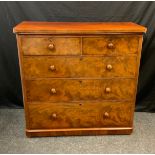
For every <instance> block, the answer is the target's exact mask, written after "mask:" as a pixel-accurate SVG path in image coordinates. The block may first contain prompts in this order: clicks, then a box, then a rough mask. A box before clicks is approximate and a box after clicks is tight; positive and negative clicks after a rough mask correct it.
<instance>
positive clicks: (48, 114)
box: [28, 101, 133, 129]
mask: <svg viewBox="0 0 155 155" xmlns="http://www.w3.org/2000/svg"><path fill="white" fill-rule="evenodd" d="M28 107H29V116H28V117H29V122H30V129H61V128H62V129H65V128H97V127H130V126H131V122H132V114H133V104H132V103H130V102H96V103H95V102H94V103H93V102H92V101H91V102H87V103H86V102H85V103H44V104H41V103H30V104H28Z"/></svg>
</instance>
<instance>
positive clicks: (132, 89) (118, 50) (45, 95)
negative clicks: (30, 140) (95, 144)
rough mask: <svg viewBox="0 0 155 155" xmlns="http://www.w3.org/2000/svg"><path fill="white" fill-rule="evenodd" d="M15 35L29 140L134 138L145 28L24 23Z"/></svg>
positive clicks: (130, 24)
mask: <svg viewBox="0 0 155 155" xmlns="http://www.w3.org/2000/svg"><path fill="white" fill-rule="evenodd" d="M14 32H15V33H17V43H18V53H19V62H20V72H21V78H22V79H21V80H22V89H23V97H24V98H23V99H24V107H25V118H26V135H27V136H28V137H33V136H66V135H103V134H131V132H132V130H133V116H134V107H135V100H136V91H137V83H138V72H139V64H140V63H139V62H140V55H141V47H142V33H143V32H146V28H145V27H143V26H140V25H137V24H134V23H102V22H95V23H94V22H92V23H89V22H87V23H81V22H76V23H72V22H66V23H64V22H23V23H21V24H19V25H18V26H16V27H15V28H14Z"/></svg>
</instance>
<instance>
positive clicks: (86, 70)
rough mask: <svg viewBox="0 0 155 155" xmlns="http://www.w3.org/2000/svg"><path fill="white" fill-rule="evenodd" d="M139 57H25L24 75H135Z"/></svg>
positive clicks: (36, 76) (38, 76) (41, 76)
mask: <svg viewBox="0 0 155 155" xmlns="http://www.w3.org/2000/svg"><path fill="white" fill-rule="evenodd" d="M136 66H137V57H89V56H88V57H25V58H24V76H25V77H26V78H44V77H66V78H67V77H77V78H78V77H86V78H88V77H94V78H95V77H98V78H100V77H133V76H136V73H137V72H136V71H137V68H136Z"/></svg>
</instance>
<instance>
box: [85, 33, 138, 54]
mask: <svg viewBox="0 0 155 155" xmlns="http://www.w3.org/2000/svg"><path fill="white" fill-rule="evenodd" d="M138 42H139V36H138V35H104V36H102V37H100V36H98V37H85V38H83V39H82V43H83V54H95V55H96V54H99V55H104V56H109V55H124V54H136V53H137V52H138V50H137V49H138ZM108 44H113V47H112V48H108Z"/></svg>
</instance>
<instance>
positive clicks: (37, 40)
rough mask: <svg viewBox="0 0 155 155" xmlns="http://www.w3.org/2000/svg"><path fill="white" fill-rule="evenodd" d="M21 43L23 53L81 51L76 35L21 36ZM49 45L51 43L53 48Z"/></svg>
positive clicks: (73, 52)
mask: <svg viewBox="0 0 155 155" xmlns="http://www.w3.org/2000/svg"><path fill="white" fill-rule="evenodd" d="M21 44H22V51H23V54H24V55H67V54H70V55H78V54H80V52H81V51H80V48H81V45H80V38H77V37H72V38H71V37H70V38H69V37H52V36H42V37H38V36H37V35H36V36H35V35H32V36H23V37H22V38H21ZM49 45H53V49H51V48H49Z"/></svg>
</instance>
